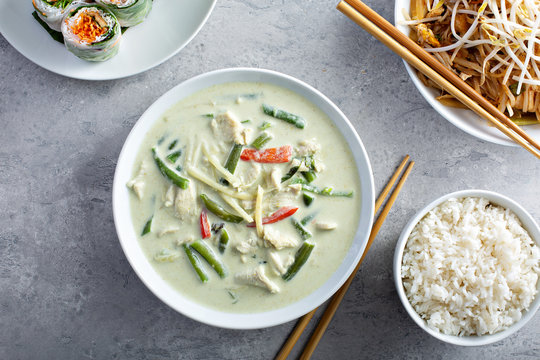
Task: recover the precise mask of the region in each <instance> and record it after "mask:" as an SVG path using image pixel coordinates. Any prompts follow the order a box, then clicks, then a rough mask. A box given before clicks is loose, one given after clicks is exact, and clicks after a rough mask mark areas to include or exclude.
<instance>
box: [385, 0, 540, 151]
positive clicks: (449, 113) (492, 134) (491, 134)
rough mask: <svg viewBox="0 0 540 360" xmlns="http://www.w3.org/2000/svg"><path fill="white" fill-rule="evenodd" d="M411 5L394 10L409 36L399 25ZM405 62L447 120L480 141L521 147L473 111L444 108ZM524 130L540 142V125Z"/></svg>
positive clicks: (402, 3)
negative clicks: (404, 12)
mask: <svg viewBox="0 0 540 360" xmlns="http://www.w3.org/2000/svg"><path fill="white" fill-rule="evenodd" d="M410 5H411V2H410V0H396V4H395V8H394V21H395V24H396V27H397V28H398V29H399V30H400V31H401V32H403V33H404V34H407V35H408V34H409V27H408V26H406V25H400V24H399V23H400V22H402V21H404V20H405V18H404V17H403V12H402V10H403V9H405V11H406V12H407V13H408V12H409V9H410ZM403 62H404V63H405V68H406V69H407V72H408V73H409V76H410V77H411V79H412V81H413V83H414V85H415V86H416V87H417V88H418V90H419V91H420V93H421V94H422V96H423V97H424V98H425V99H426V100H427V102H428V103H429V104H430V105H431V106H432V107H433V108H434V109H435V110H436V111H437V112H438V113H439V114H440V115H441V116H442V117H444V118H445V119H446V120H448V121H450V122H451V123H452V124H454V125H455V126H457V127H458V128H460V129H461V130H463V131H465V132H467V133H469V134H471V135H472V136H476V137H477V138H479V139H482V140H485V141H489V142H492V143H495V144H500V145H506V146H519V145H518V144H516V143H515V142H514V141H512V140H510V139H509V138H508V137H506V135H504V134H503V133H501V132H500V131H499V130H497V129H496V128H495V127H492V126H490V125H488V123H487V120H484V119H482V118H481V117H479V116H478V115H476V114H475V113H473V112H472V111H470V110H468V109H457V108H451V107H448V106H444V105H442V104H441V103H440V102H438V101H437V100H435V97H436V96H438V94H439V92H438V91H437V90H435V89H432V88H428V87H426V86H425V85H424V84H423V83H422V81H421V80H420V79H419V78H418V76H417V75H416V70H415V69H414V68H413V67H412V66H410V65H409V64H408V63H406V62H405V61H403ZM523 130H525V131H526V132H527V133H528V134H529V135H530V136H531V137H532V138H533V139H534V140H536V141H537V142H538V141H540V125H529V126H524V127H523Z"/></svg>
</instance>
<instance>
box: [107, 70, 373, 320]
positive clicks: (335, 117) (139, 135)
mask: <svg viewBox="0 0 540 360" xmlns="http://www.w3.org/2000/svg"><path fill="white" fill-rule="evenodd" d="M239 81H241V82H263V83H269V84H274V85H277V86H281V87H284V88H287V89H290V90H292V91H294V92H296V93H297V94H299V95H301V96H303V97H304V98H306V99H307V100H309V101H310V102H312V103H313V104H315V105H316V106H317V107H319V108H320V109H321V110H322V111H323V112H324V113H326V114H327V115H328V117H329V118H330V119H331V120H332V121H333V122H334V124H335V125H336V127H337V128H338V129H339V131H340V132H341V133H342V134H343V136H344V138H345V140H346V141H347V143H348V144H349V147H350V149H351V152H352V154H353V157H354V160H355V163H356V166H357V169H358V178H359V181H360V193H361V194H360V196H359V197H357V198H360V199H362V200H361V205H360V206H361V208H360V219H359V222H358V228H357V231H356V234H355V236H354V240H353V242H352V244H351V247H350V249H349V251H348V252H347V254H346V255H345V258H344V259H343V261H342V263H341V265H340V266H339V268H338V269H337V270H336V271H335V272H334V273H333V274H332V275H331V276H330V278H329V279H328V280H327V281H326V282H325V283H324V284H323V285H322V286H321V287H319V288H318V289H317V290H315V291H314V292H312V293H311V294H309V295H308V296H306V297H304V298H302V299H300V300H298V301H297V302H295V303H293V304H290V305H287V306H285V307H283V308H280V309H276V310H272V311H265V312H258V313H251V314H238V313H228V312H223V311H219V310H215V309H212V308H207V307H205V306H202V305H200V304H198V303H196V302H194V301H193V300H191V299H189V298H186V297H185V296H184V295H182V294H181V293H179V292H178V291H176V290H175V289H174V288H172V287H171V286H170V285H169V284H168V283H167V282H165V281H164V280H163V279H162V278H161V277H160V275H159V274H158V273H157V272H156V271H155V270H154V268H153V266H152V264H150V262H149V261H148V259H147V257H146V255H145V254H144V253H143V251H142V249H141V247H140V246H139V242H138V240H137V234H136V233H135V229H134V226H133V223H132V220H131V215H130V214H131V209H130V201H129V199H130V198H129V190H128V188H127V187H126V183H127V182H128V181H129V180H130V178H131V174H132V169H133V166H134V163H135V158H136V155H137V153H138V150H139V147H140V145H141V143H142V141H143V139H144V137H145V136H146V134H147V132H148V130H149V129H151V128H152V127H153V125H154V124H155V121H156V120H157V119H158V118H159V117H160V116H161V115H162V114H163V113H164V112H165V111H166V110H168V109H169V108H170V107H171V106H173V105H174V104H176V103H177V102H178V101H180V100H182V99H183V98H185V97H187V96H189V95H191V94H193V93H195V92H197V91H200V90H202V89H205V88H208V87H210V86H212V85H216V84H223V83H228V82H239ZM372 174H373V173H372V170H371V165H370V162H369V158H368V155H367V153H366V150H365V148H364V146H363V145H362V141H361V140H360V138H359V137H358V134H357V133H356V131H355V130H354V128H353V126H352V125H351V123H350V122H349V120H348V119H347V117H345V115H344V114H343V113H342V112H341V111H340V110H339V109H338V107H337V106H336V105H334V104H333V103H332V102H331V101H330V100H329V99H328V98H327V97H325V96H324V95H323V94H321V93H320V92H319V91H317V90H315V89H314V88H312V87H311V86H309V85H307V84H305V83H303V82H301V81H299V80H297V79H295V78H292V77H290V76H287V75H284V74H280V73H277V72H273V71H268V70H260V69H241V68H240V69H225V70H218V71H213V72H209V73H206V74H202V75H199V76H197V77H194V78H192V79H190V80H187V81H185V82H183V83H181V84H180V85H178V86H176V87H175V88H173V89H172V90H170V91H168V92H167V93H165V94H164V95H163V96H161V97H160V98H159V99H158V100H157V101H156V102H155V103H154V104H152V106H150V107H149V108H148V110H146V112H145V113H144V114H143V115H142V116H141V118H140V119H139V120H138V121H137V123H136V124H135V126H134V127H133V129H132V130H131V132H130V134H129V136H128V138H127V139H126V142H125V143H124V146H123V148H122V151H121V153H120V156H119V158H118V164H117V166H116V171H115V174H114V182H113V213H114V224H115V226H116V232H117V234H118V238H119V240H120V244H121V245H122V249H123V250H124V253H125V254H126V257H127V259H128V260H129V263H130V264H131V266H132V267H133V269H134V270H135V272H136V273H137V275H138V276H139V278H140V279H141V280H142V282H143V283H144V284H145V285H146V286H147V287H148V288H149V289H150V290H151V291H152V292H153V293H154V294H155V295H156V296H157V297H158V298H160V299H161V300H162V301H163V302H165V303H166V304H167V305H169V306H170V307H172V308H173V309H175V310H176V311H178V312H180V313H182V314H184V315H186V316H189V317H191V318H193V319H195V320H198V321H200V322H203V323H206V324H209V325H214V326H219V327H224V328H232V329H257V328H263V327H269V326H274V325H278V324H282V323H285V322H287V321H290V320H293V319H296V318H298V317H300V316H302V315H304V314H306V313H308V312H309V311H311V310H313V309H314V308H316V307H318V306H319V305H321V304H322V303H323V302H324V301H326V300H327V299H328V298H329V297H330V296H332V295H333V294H334V293H335V292H336V291H337V290H338V289H339V288H340V287H341V285H342V284H343V283H344V282H345V280H346V279H347V278H348V277H349V275H350V274H351V272H352V270H353V269H354V267H355V266H356V264H357V262H358V261H359V260H360V256H361V255H362V253H363V252H364V249H365V247H366V244H367V240H368V236H369V233H370V230H371V225H372V222H373V209H374V207H375V205H374V199H375V193H374V186H373V175H372Z"/></svg>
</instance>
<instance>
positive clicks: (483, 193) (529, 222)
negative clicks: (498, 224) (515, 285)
mask: <svg viewBox="0 0 540 360" xmlns="http://www.w3.org/2000/svg"><path fill="white" fill-rule="evenodd" d="M464 197H484V198H486V199H488V200H489V201H490V202H493V203H495V204H497V205H499V206H502V207H504V208H507V209H510V210H512V211H513V212H514V214H516V216H517V217H518V218H519V220H520V222H521V224H522V226H523V227H524V228H525V229H526V230H527V232H528V233H529V235H530V236H531V238H532V240H533V241H534V242H535V243H536V245H537V246H540V227H539V226H538V223H537V222H536V221H535V220H534V218H533V217H532V216H531V215H530V214H529V213H528V212H527V210H525V208H523V207H522V206H521V205H520V204H518V203H517V202H516V201H514V200H512V199H510V198H509V197H507V196H505V195H502V194H499V193H497V192H494V191H489V190H480V189H470V190H460V191H455V192H452V193H449V194H446V195H443V196H441V197H438V198H436V199H435V200H432V201H430V202H429V203H428V204H427V205H426V206H424V207H423V208H422V209H420V210H419V211H418V212H417V213H416V214H415V215H414V216H413V217H412V218H411V219H410V220H409V222H408V223H407V224H406V225H405V227H404V228H403V230H402V232H401V234H400V236H399V239H398V241H397V244H396V248H395V251H394V263H393V271H394V285H395V286H396V291H397V293H398V296H399V299H400V301H401V304H402V305H403V307H404V308H405V310H406V311H407V313H408V314H409V316H410V317H411V318H412V320H413V321H414V322H415V323H416V324H417V325H418V326H419V327H420V328H421V329H422V330H424V331H426V332H427V333H428V334H430V335H431V336H433V337H435V338H437V339H438V340H441V341H444V342H446V343H449V344H453V345H460V346H480V345H487V344H491V343H494V342H496V341H499V340H502V339H504V338H506V337H508V336H510V335H512V334H513V333H515V332H517V331H518V330H519V329H521V328H522V327H523V326H524V325H525V324H526V323H527V322H528V321H529V320H531V319H532V318H533V317H534V315H535V313H536V311H537V310H538V308H540V279H539V280H538V281H537V284H536V287H537V290H539V292H538V293H537V294H536V296H535V298H534V300H533V302H532V303H531V305H530V306H529V309H528V310H527V311H526V312H525V313H524V314H523V316H522V318H521V319H520V320H519V321H518V322H516V323H514V324H513V325H511V326H510V327H509V328H507V329H505V330H502V331H499V332H497V333H494V334H486V335H481V336H454V335H447V334H443V333H440V332H439V331H437V330H435V329H432V328H430V327H428V326H427V324H426V322H425V321H424V320H423V319H422V318H421V317H420V315H418V313H417V312H416V311H415V310H414V308H413V307H412V305H411V304H410V303H409V300H408V299H407V296H406V294H405V289H404V288H403V283H402V279H401V262H402V259H403V253H404V250H405V245H406V244H407V241H408V238H409V235H410V233H411V232H412V230H413V228H414V226H415V225H416V224H417V223H418V222H419V221H420V220H421V219H422V218H423V217H424V216H425V215H426V214H427V213H428V212H429V211H431V210H432V209H433V208H435V207H436V206H438V205H440V204H441V203H443V202H444V201H446V200H448V199H450V198H464Z"/></svg>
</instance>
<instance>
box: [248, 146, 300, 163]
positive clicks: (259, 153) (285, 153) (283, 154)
mask: <svg viewBox="0 0 540 360" xmlns="http://www.w3.org/2000/svg"><path fill="white" fill-rule="evenodd" d="M291 157H292V146H291V145H285V146H280V147H278V148H268V149H264V150H255V149H244V151H242V155H240V159H242V160H244V161H250V160H253V161H255V162H259V163H273V164H278V163H286V162H289V161H291Z"/></svg>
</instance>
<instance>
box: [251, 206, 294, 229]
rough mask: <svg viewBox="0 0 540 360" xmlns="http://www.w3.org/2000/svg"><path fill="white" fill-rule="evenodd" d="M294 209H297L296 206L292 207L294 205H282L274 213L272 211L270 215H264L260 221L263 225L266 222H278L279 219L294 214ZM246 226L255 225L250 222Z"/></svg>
mask: <svg viewBox="0 0 540 360" xmlns="http://www.w3.org/2000/svg"><path fill="white" fill-rule="evenodd" d="M296 210H298V208H297V207H294V206H284V207H282V208H280V209H278V210H277V211H276V212H275V213H273V214H272V215H270V216H267V217H264V218H263V219H262V223H263V225H266V224H273V223H275V222H278V221H280V220H283V219H285V218H288V217H289V216H291V215H292V214H294V213H295V212H296ZM247 227H255V222H251V223H249V224H247Z"/></svg>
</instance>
